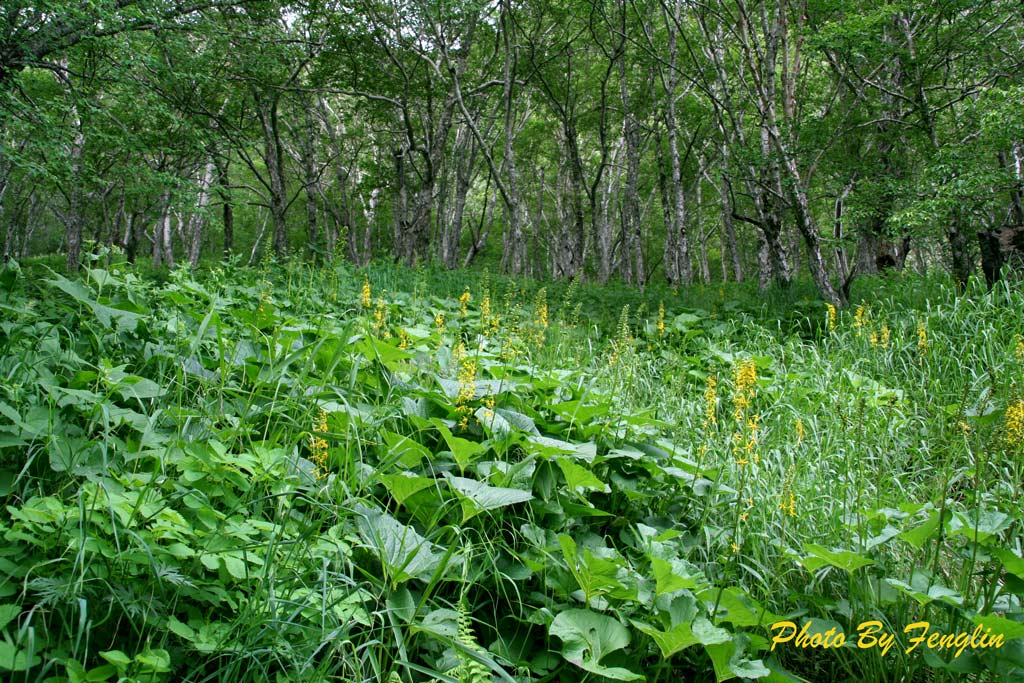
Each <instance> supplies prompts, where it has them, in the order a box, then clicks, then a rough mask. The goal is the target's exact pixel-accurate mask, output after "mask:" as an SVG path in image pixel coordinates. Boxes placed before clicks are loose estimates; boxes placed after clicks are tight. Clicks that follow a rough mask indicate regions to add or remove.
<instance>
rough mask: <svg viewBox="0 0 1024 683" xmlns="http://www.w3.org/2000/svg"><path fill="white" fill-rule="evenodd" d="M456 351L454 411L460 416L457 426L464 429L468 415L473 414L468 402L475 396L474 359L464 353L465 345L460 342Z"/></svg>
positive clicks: (466, 425) (467, 423)
mask: <svg viewBox="0 0 1024 683" xmlns="http://www.w3.org/2000/svg"><path fill="white" fill-rule="evenodd" d="M458 351H459V354H458V357H459V358H460V364H459V365H460V367H459V393H458V396H456V397H455V412H457V413H459V414H460V415H461V416H462V418H461V419H460V420H459V427H460V428H461V429H466V427H468V426H469V416H470V415H472V414H473V408H472V407H471V406H470V405H469V404H470V402H471V401H472V400H473V399H474V398H475V397H476V360H475V359H473V358H469V357H467V356H466V355H465V353H466V352H465V347H464V346H463V345H462V344H459V348H458Z"/></svg>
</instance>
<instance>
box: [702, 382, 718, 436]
mask: <svg viewBox="0 0 1024 683" xmlns="http://www.w3.org/2000/svg"><path fill="white" fill-rule="evenodd" d="M717 387H718V378H717V377H716V376H715V375H708V379H707V388H705V389H704V426H705V427H706V426H708V425H714V424H718V418H717V417H716V415H715V408H716V407H717V405H718V388H717Z"/></svg>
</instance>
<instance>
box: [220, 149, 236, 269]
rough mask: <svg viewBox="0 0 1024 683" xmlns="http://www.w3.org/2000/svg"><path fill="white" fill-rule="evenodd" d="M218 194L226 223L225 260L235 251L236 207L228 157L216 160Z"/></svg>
mask: <svg viewBox="0 0 1024 683" xmlns="http://www.w3.org/2000/svg"><path fill="white" fill-rule="evenodd" d="M216 159H217V160H216V165H217V194H218V195H219V196H220V201H221V211H222V220H223V223H224V258H225V259H226V258H229V257H230V256H231V252H232V251H234V249H235V206H234V201H233V199H232V197H231V180H230V178H229V176H228V173H229V171H230V163H231V162H230V160H229V159H228V158H227V157H226V156H222V157H217V158H216Z"/></svg>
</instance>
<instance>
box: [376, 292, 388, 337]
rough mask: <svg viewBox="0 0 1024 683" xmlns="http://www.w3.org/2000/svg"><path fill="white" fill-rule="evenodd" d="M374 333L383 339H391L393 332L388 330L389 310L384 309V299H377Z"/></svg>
mask: <svg viewBox="0 0 1024 683" xmlns="http://www.w3.org/2000/svg"><path fill="white" fill-rule="evenodd" d="M373 332H374V334H376V335H377V336H379V337H380V338H381V339H390V338H391V330H389V329H388V323H387V308H385V307H384V299H382V298H380V297H378V298H377V308H376V309H375V310H374V312H373Z"/></svg>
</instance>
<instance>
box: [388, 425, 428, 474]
mask: <svg viewBox="0 0 1024 683" xmlns="http://www.w3.org/2000/svg"><path fill="white" fill-rule="evenodd" d="M381 438H383V439H384V443H385V444H386V445H387V452H388V454H389V456H390V457H397V458H398V464H399V465H401V466H402V467H416V466H417V465H419V464H420V463H421V462H422V461H423V460H426V459H428V458H430V451H429V450H427V448H426V446H424V445H422V444H420V443H419V442H417V441H413V440H412V439H410V438H409V437H407V436H402V435H401V434H395V433H394V432H388V431H383V432H381Z"/></svg>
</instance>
